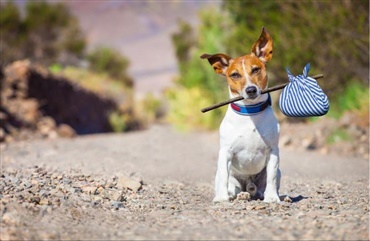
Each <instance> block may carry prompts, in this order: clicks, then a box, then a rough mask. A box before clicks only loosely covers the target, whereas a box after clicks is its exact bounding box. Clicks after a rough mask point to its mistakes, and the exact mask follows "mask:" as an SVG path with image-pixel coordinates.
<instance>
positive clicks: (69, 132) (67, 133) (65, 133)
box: [57, 124, 76, 138]
mask: <svg viewBox="0 0 370 241" xmlns="http://www.w3.org/2000/svg"><path fill="white" fill-rule="evenodd" d="M57 134H58V136H60V137H64V138H70V137H74V136H76V132H75V130H74V129H73V128H72V127H70V126H69V125H67V124H60V125H59V126H58V128H57Z"/></svg>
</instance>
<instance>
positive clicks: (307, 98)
mask: <svg viewBox="0 0 370 241" xmlns="http://www.w3.org/2000/svg"><path fill="white" fill-rule="evenodd" d="M309 70H310V64H307V65H306V66H305V67H304V69H303V75H298V76H293V75H292V74H291V73H290V71H289V69H288V68H287V74H288V78H289V81H290V83H289V84H288V85H287V86H286V87H285V88H284V90H283V91H282V93H281V95H280V99H279V106H280V110H281V112H283V114H284V115H287V116H290V117H310V116H322V115H325V114H326V113H328V111H329V100H328V97H327V96H326V95H325V93H324V92H323V91H322V89H321V88H320V86H319V85H318V84H317V82H316V80H315V79H313V78H311V77H309V76H308V71H309Z"/></svg>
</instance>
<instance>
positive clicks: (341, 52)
mask: <svg viewBox="0 0 370 241" xmlns="http://www.w3.org/2000/svg"><path fill="white" fill-rule="evenodd" d="M221 9H223V10H224V12H221V10H217V9H208V11H204V12H202V13H201V14H200V20H201V25H200V27H199V29H198V31H195V30H191V29H189V26H186V24H185V23H181V24H180V26H179V29H180V30H179V32H178V33H176V34H175V35H174V36H173V38H172V39H173V44H174V46H175V49H176V53H177V56H178V61H179V68H180V77H179V78H178V79H177V84H178V85H179V86H181V87H182V88H180V89H179V90H177V91H176V90H173V91H172V92H170V94H169V96H168V97H169V100H170V105H171V107H172V108H173V109H171V110H170V115H172V117H171V118H170V120H171V121H173V122H175V123H180V124H181V125H184V124H185V125H193V124H194V125H203V126H204V127H207V128H213V127H214V126H213V124H209V123H215V122H216V121H210V122H208V121H206V123H202V121H198V120H197V118H215V120H219V121H220V120H221V115H222V112H223V111H222V110H224V109H225V108H220V109H221V111H220V109H218V110H217V111H216V110H212V111H211V112H209V113H206V114H203V115H201V116H199V115H198V112H199V110H200V109H201V108H202V107H205V106H207V105H205V104H204V102H200V101H199V100H200V96H202V97H203V98H204V100H205V102H206V103H209V104H214V103H217V102H219V101H222V100H225V99H227V97H228V96H227V93H225V90H226V89H227V88H226V83H225V82H224V81H223V80H220V78H219V77H217V76H216V74H215V73H214V71H213V70H212V68H211V67H210V66H209V64H208V63H207V61H204V60H200V59H199V56H200V55H201V54H203V53H210V54H215V53H220V52H223V53H226V54H228V55H230V56H232V57H237V56H240V55H243V54H249V53H250V49H251V47H252V45H253V43H254V42H255V41H256V40H257V39H258V37H259V35H260V33H261V29H262V26H264V27H266V28H267V30H268V31H269V33H270V34H271V35H272V37H273V39H274V57H273V59H272V60H271V61H270V62H269V63H268V72H269V80H270V83H269V85H270V86H273V85H276V84H280V83H286V82H287V81H288V79H287V75H286V72H285V67H289V68H290V70H291V72H292V73H293V74H295V75H297V74H301V73H302V70H303V67H304V66H305V65H306V64H307V63H310V64H311V71H310V74H311V75H314V74H319V73H322V74H324V77H325V78H324V79H323V80H319V84H320V86H321V87H322V88H323V90H324V92H325V93H326V94H327V95H328V96H329V99H330V102H331V110H330V112H329V113H334V112H335V111H333V110H332V108H334V109H335V108H336V107H335V106H346V105H347V104H348V105H355V106H358V105H361V106H366V104H367V106H368V102H366V103H362V102H363V101H362V102H361V103H360V104H358V103H357V102H356V101H355V97H354V95H353V94H349V93H347V94H345V95H346V96H347V95H351V97H349V96H348V97H345V98H344V97H343V98H344V99H343V100H341V99H340V98H337V96H339V95H342V94H343V93H345V92H348V91H350V92H351V90H350V89H351V87H349V86H350V85H352V84H353V83H352V82H351V84H349V83H348V82H349V80H356V81H355V83H357V84H360V85H361V86H367V85H368V84H369V68H368V66H369V25H368V23H369V14H368V9H369V1H364V0H358V1H345V0H343V1H318V0H317V1H316V0H315V1H300V2H297V1H273V0H265V1H224V2H223V5H222V6H221ZM189 38H190V39H189ZM191 38H193V39H191ZM183 51H184V52H185V53H183ZM348 88H349V90H348ZM354 88H358V87H354ZM195 89H198V90H195ZM186 91H188V92H189V94H185V93H184V92H186ZM367 91H368V90H367ZM200 93H201V94H200ZM190 94H192V95H194V96H190ZM356 94H358V93H356ZM367 95H368V92H367ZM181 98H184V99H183V100H182V99H181ZM194 99H195V100H198V101H194ZM367 99H368V98H367ZM336 102H338V104H337V103H336ZM339 102H346V104H341V103H339ZM200 103H202V104H200ZM179 104H181V105H185V108H184V106H182V107H181V108H180V109H179V106H178V105H179ZM188 106H191V107H188ZM187 108H192V109H193V112H191V111H190V109H189V110H188V109H187ZM346 108H347V107H346ZM348 108H351V109H352V108H353V107H348ZM356 108H357V107H356ZM361 108H363V107H361ZM211 113H212V114H211ZM338 113H340V114H341V113H343V112H338ZM173 115H177V117H174V116H173ZM190 119H194V121H189V120H190ZM181 120H186V121H181Z"/></svg>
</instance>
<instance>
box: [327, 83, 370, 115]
mask: <svg viewBox="0 0 370 241" xmlns="http://www.w3.org/2000/svg"><path fill="white" fill-rule="evenodd" d="M346 111H351V112H354V113H355V114H357V115H358V116H363V117H364V118H368V116H369V87H368V86H365V85H363V84H361V83H360V82H355V81H353V82H350V83H349V84H347V86H346V88H345V90H343V91H342V92H340V93H339V94H338V95H337V96H336V97H334V98H333V104H332V105H331V106H330V111H329V115H330V116H332V117H334V118H339V117H340V116H341V115H342V114H343V113H345V112H346Z"/></svg>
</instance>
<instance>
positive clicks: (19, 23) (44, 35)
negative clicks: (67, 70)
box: [0, 1, 86, 66]
mask: <svg viewBox="0 0 370 241" xmlns="http://www.w3.org/2000/svg"><path fill="white" fill-rule="evenodd" d="M0 12H1V14H0V35H1V38H0V52H1V55H2V56H1V63H0V64H1V65H2V66H5V65H7V64H9V63H11V62H13V61H15V60H19V59H23V58H29V59H31V60H32V61H34V62H38V63H41V64H43V65H45V66H48V65H50V64H53V63H55V62H60V61H62V62H64V63H65V64H68V63H71V62H76V59H78V58H80V57H82V56H83V54H84V50H85V45H86V43H85V39H84V36H83V34H82V32H81V30H80V28H79V26H78V22H77V19H76V18H75V17H74V16H73V15H72V14H71V13H70V11H69V9H68V8H67V7H66V6H65V5H64V4H63V3H60V2H55V3H48V2H45V1H27V3H26V7H25V13H24V16H23V17H21V14H20V11H19V9H18V8H17V6H16V5H15V4H14V3H13V2H12V1H8V2H1V3H0Z"/></svg>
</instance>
